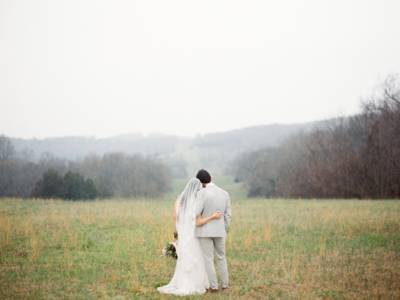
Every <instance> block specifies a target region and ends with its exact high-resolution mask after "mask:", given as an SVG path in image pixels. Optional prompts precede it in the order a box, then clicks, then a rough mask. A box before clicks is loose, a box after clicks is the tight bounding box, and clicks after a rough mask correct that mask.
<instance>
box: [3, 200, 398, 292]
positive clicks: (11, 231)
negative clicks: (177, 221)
mask: <svg viewBox="0 0 400 300" xmlns="http://www.w3.org/2000/svg"><path fill="white" fill-rule="evenodd" d="M172 206H173V202H172V201H147V202H146V201H137V200H135V201H126V200H124V201H123V200H121V201H118V200H105V201H96V202H62V201H43V200H28V201H23V200H15V199H3V200H0V299H18V298H24V299H41V298H46V299H55V298H65V299H97V298H114V299H143V298H149V299H158V298H162V299H171V298H173V297H169V296H161V295H159V294H158V293H157V292H156V287H157V286H159V285H162V284H165V283H167V282H168V281H169V279H170V277H171V274H172V272H173V269H174V261H173V260H172V259H169V258H165V257H160V254H161V248H162V247H163V246H164V244H165V242H166V241H168V240H169V239H170V238H171V233H172V232H173V223H172V219H171V210H172ZM227 252H228V263H229V268H230V274H231V288H230V290H229V291H226V292H221V293H218V294H207V295H205V296H203V298H205V299H225V298H232V299H237V298H243V299H267V298H271V299H273V298H284V299H299V298H301V299H315V298H321V299H372V298H384V299H399V298H400V201H397V202H396V201H338V200H336V201H299V200H298V201H294V200H286V201H285V200H262V199H260V200H235V199H234V200H233V225H232V230H231V232H230V235H229V238H228V240H227ZM193 298H196V297H193Z"/></svg>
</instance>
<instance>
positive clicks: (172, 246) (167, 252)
mask: <svg viewBox="0 0 400 300" xmlns="http://www.w3.org/2000/svg"><path fill="white" fill-rule="evenodd" d="M177 240H178V233H177V232H176V231H175V232H174V241H173V242H168V243H167V244H166V245H165V247H164V248H163V249H162V256H169V257H172V258H175V259H177V258H178V254H177V253H176V242H177Z"/></svg>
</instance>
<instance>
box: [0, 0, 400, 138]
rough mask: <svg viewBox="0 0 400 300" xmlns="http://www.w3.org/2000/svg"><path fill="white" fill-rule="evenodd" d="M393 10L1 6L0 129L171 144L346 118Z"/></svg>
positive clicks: (351, 1) (225, 4) (396, 57)
mask: <svg viewBox="0 0 400 300" xmlns="http://www.w3.org/2000/svg"><path fill="white" fill-rule="evenodd" d="M399 12H400V1H398V0H393V1H388V0H376V1H373V0H335V1H333V0H304V1H301V0H280V1H265V0H263V1H252V0H246V1H232V0H229V1H218V0H212V1H205V0H202V1H192V0H182V1H170V0H169V1H166V0H161V1H150V0H143V1H132V0H127V1H122V0H121V1H117V0H115V1H111V0H110V1H100V0H86V1H85V0H76V1H75V0H68V1H67V0H65V1H61V0H48V1H40V0H25V1H21V0H8V1H7V0H0V104H1V107H0V133H4V134H6V135H9V136H15V137H40V138H42V137H49V136H64V135H91V136H97V137H103V136H110V135H116V134H125V133H137V132H140V133H151V132H161V133H169V134H178V135H194V134H197V133H205V132H213V131H222V130H227V129H232V128H239V127H244V126H251V125H259V124H269V123H292V122H303V121H311V120H316V119H323V118H328V117H334V116H339V115H350V114H353V113H355V112H357V111H358V110H359V107H360V97H363V96H367V95H369V94H370V93H372V92H373V91H374V89H376V88H377V87H378V86H379V84H380V83H381V82H382V81H383V80H384V78H385V77H386V75H388V74H390V73H398V72H400V18H399Z"/></svg>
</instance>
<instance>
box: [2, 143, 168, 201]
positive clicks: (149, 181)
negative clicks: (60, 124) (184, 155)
mask: <svg viewBox="0 0 400 300" xmlns="http://www.w3.org/2000/svg"><path fill="white" fill-rule="evenodd" d="M27 156H29V152H27V153H23V154H21V153H18V154H17V153H16V151H15V149H14V147H13V145H12V143H11V141H10V139H9V138H7V137H5V136H0V197H1V196H8V197H41V198H53V197H57V198H64V199H93V198H105V197H158V196H161V195H163V194H164V193H165V192H166V191H167V190H168V189H169V188H170V183H171V176H170V171H169V168H168V167H167V166H166V165H164V164H163V163H162V162H160V161H159V160H157V159H155V158H150V157H144V156H142V155H127V154H122V153H110V154H105V155H102V156H99V155H89V156H86V157H85V158H84V159H83V160H80V161H68V160H65V159H59V158H55V157H53V156H52V155H50V154H48V155H44V156H43V157H42V158H41V159H40V160H39V161H37V162H34V161H32V160H30V159H29V157H27Z"/></svg>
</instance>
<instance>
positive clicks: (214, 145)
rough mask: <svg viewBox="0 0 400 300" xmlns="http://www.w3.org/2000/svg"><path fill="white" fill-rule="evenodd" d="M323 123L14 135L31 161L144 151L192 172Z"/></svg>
mask: <svg viewBox="0 0 400 300" xmlns="http://www.w3.org/2000/svg"><path fill="white" fill-rule="evenodd" d="M320 123H321V122H309V123H302V124H270V125H261V126H253V127H247V128H241V129H235V130H230V131H225V132H217V133H209V134H205V135H201V136H196V137H193V138H185V137H179V136H172V135H164V134H152V135H147V136H145V135H141V134H127V135H119V136H113V137H108V138H95V137H83V136H75V137H55V138H45V139H20V138H12V141H13V144H14V147H15V148H16V150H17V151H18V152H20V153H28V155H29V156H30V157H31V159H32V160H38V159H40V157H41V156H43V155H46V154H47V155H48V154H51V155H54V156H55V157H59V158H65V159H69V160H76V159H81V158H83V157H84V156H86V155H89V154H97V155H102V154H104V153H109V152H123V153H127V154H142V155H145V156H153V157H159V158H160V159H162V160H164V161H166V162H167V163H169V164H170V165H173V166H174V165H179V166H180V167H183V166H184V168H185V169H186V170H187V171H188V172H192V171H193V170H194V169H196V168H199V167H204V168H211V169H213V170H215V171H218V172H219V171H222V170H223V169H224V168H225V166H226V164H227V163H228V162H229V161H231V160H232V159H234V158H235V157H236V156H237V155H238V154H240V153H243V152H246V151H253V150H257V149H261V148H264V147H274V146H278V145H279V144H280V143H282V142H283V141H284V140H285V139H287V138H288V137H290V135H292V134H295V133H297V132H300V131H307V130H310V129H311V128H313V127H315V126H317V125H318V124H320Z"/></svg>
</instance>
